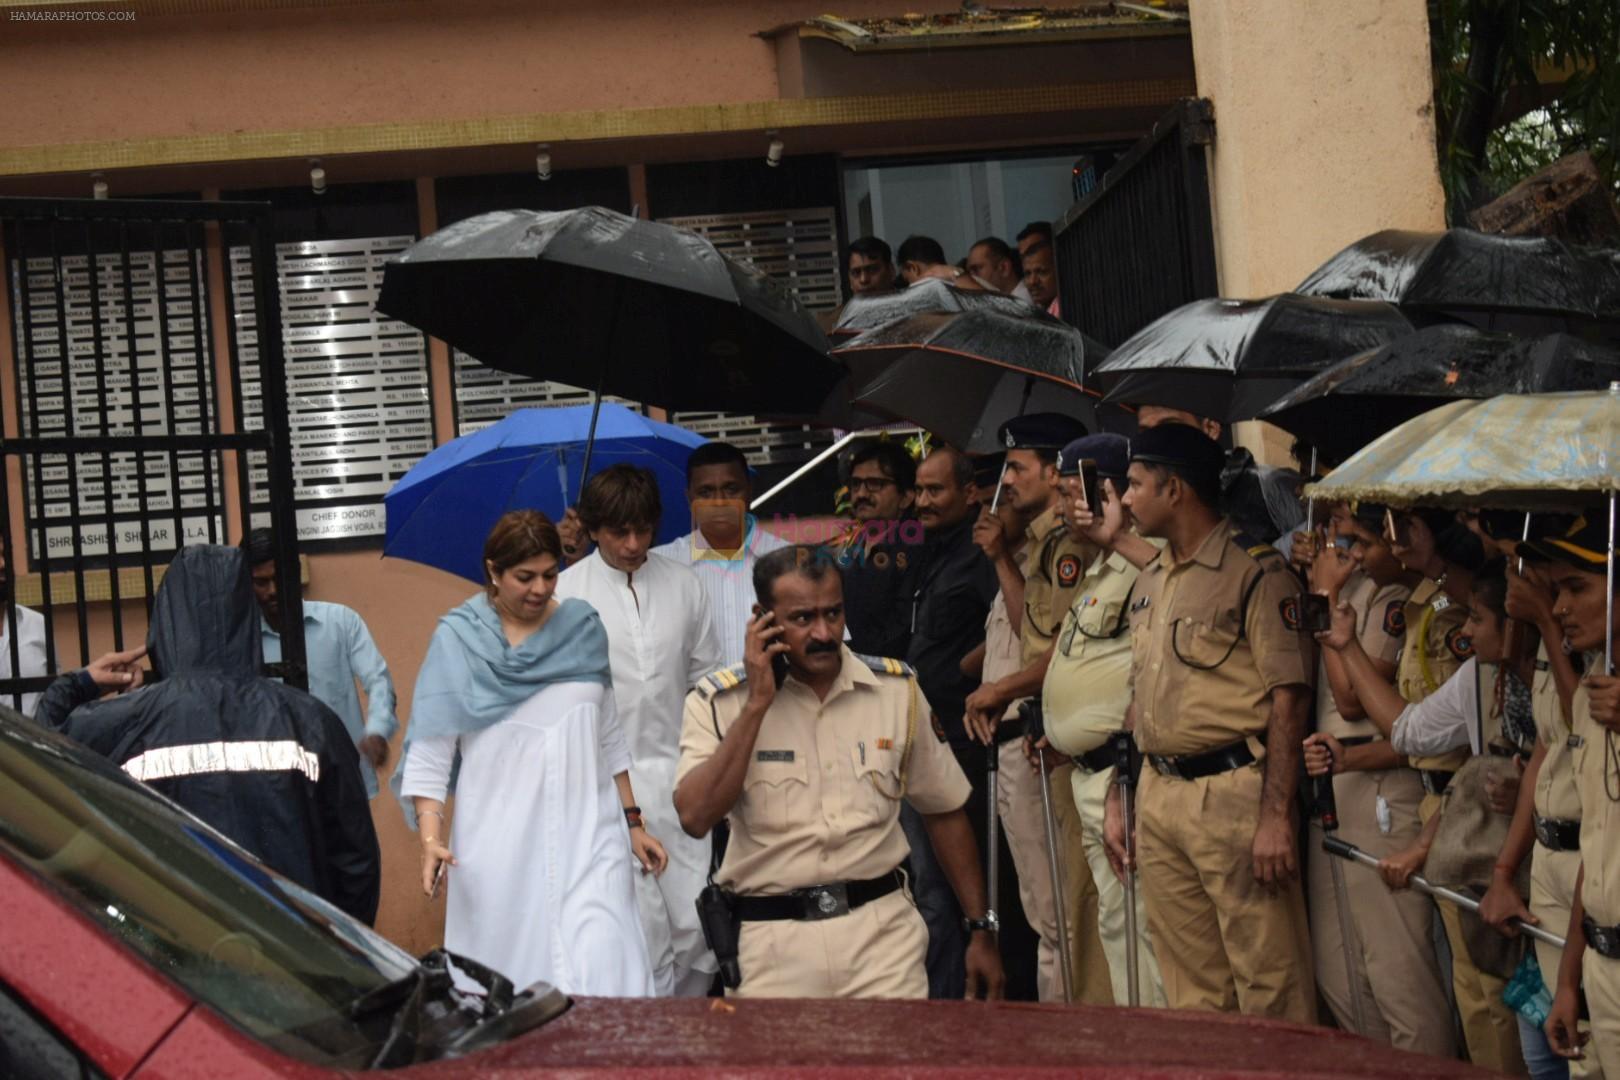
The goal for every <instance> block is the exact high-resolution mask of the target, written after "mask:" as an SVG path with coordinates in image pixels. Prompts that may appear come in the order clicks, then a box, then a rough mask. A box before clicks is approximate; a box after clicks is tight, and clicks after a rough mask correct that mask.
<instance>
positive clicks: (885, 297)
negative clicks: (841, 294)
mask: <svg viewBox="0 0 1620 1080" xmlns="http://www.w3.org/2000/svg"><path fill="white" fill-rule="evenodd" d="M961 311H999V312H1001V313H1002V314H1004V315H1011V316H1014V317H1021V316H1025V315H1029V314H1032V313H1034V312H1035V308H1034V306H1033V305H1031V304H1027V303H1025V302H1024V301H1022V300H1019V299H1018V298H1016V297H1012V296H1006V295H1004V294H1002V293H998V292H986V291H985V290H983V289H958V288H957V287H956V286H955V285H952V284H950V283H948V282H946V281H945V280H943V279H942V278H925V279H923V280H922V281H919V282H917V284H915V285H913V286H911V287H910V288H906V289H898V290H896V291H894V292H886V293H877V294H867V295H864V296H852V297H850V299H849V302H848V303H847V304H845V305H844V309H843V311H841V312H839V314H838V322H837V324H836V325H834V326H833V328H832V329H831V330H830V331H828V333H829V334H830V335H831V336H833V337H852V336H854V335H856V334H863V333H865V332H866V331H868V330H876V329H877V328H878V327H880V326H886V325H888V324H889V323H892V322H894V321H895V320H896V319H903V318H905V317H906V316H908V315H928V314H936V313H941V312H945V313H950V312H961Z"/></svg>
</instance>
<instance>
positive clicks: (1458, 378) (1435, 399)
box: [1260, 325, 1620, 461]
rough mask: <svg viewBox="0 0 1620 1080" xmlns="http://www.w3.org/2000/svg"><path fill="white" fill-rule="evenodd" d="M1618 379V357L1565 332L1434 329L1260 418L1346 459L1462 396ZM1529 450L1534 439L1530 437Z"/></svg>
mask: <svg viewBox="0 0 1620 1080" xmlns="http://www.w3.org/2000/svg"><path fill="white" fill-rule="evenodd" d="M1616 379H1620V352H1616V351H1615V350H1613V349H1607V348H1603V347H1601V346H1597V345H1591V344H1589V343H1587V342H1584V341H1581V340H1580V339H1578V338H1574V337H1571V336H1570V335H1568V334H1549V335H1547V336H1545V337H1541V338H1516V337H1513V336H1512V335H1509V334H1500V333H1492V332H1489V331H1484V330H1476V329H1474V328H1473V327H1470V326H1461V325H1447V326H1431V327H1428V328H1426V329H1423V330H1419V331H1418V332H1417V333H1415V334H1411V335H1409V336H1407V337H1404V338H1401V339H1399V340H1397V341H1393V342H1391V343H1390V344H1388V345H1384V346H1382V347H1380V348H1377V349H1370V350H1368V351H1367V352H1364V353H1361V354H1360V355H1358V356H1352V357H1350V358H1349V359H1347V360H1343V361H1340V362H1339V363H1337V364H1335V365H1334V366H1333V367H1331V368H1329V369H1328V370H1326V371H1324V372H1322V374H1320V375H1318V376H1316V377H1315V378H1313V379H1311V380H1310V381H1309V382H1306V383H1304V384H1303V385H1301V386H1299V387H1297V388H1296V389H1294V390H1292V391H1291V392H1289V393H1288V394H1286V395H1285V396H1284V397H1282V398H1281V399H1279V400H1278V401H1277V402H1275V403H1274V404H1272V405H1271V406H1270V407H1269V408H1267V409H1266V410H1265V411H1264V412H1262V413H1261V414H1260V419H1262V420H1269V421H1271V422H1272V423H1273V424H1276V425H1277V426H1278V427H1280V428H1282V429H1283V430H1285V431H1288V432H1290V433H1292V434H1294V435H1297V436H1299V437H1300V438H1302V439H1304V440H1305V441H1306V442H1309V443H1311V444H1312V445H1315V446H1318V447H1320V448H1321V449H1322V450H1324V451H1326V452H1327V453H1328V454H1329V455H1330V456H1331V457H1333V458H1335V459H1336V460H1340V461H1343V460H1344V459H1345V458H1348V457H1349V456H1350V455H1351V454H1354V453H1355V452H1356V451H1357V450H1360V449H1361V448H1362V447H1363V446H1366V445H1367V444H1368V443H1370V442H1372V441H1373V440H1374V439H1376V438H1377V437H1378V436H1380V435H1382V434H1384V433H1385V432H1386V431H1389V430H1391V429H1393V428H1395V427H1398V426H1399V425H1401V424H1402V423H1405V422H1406V421H1407V420H1410V419H1412V417H1414V416H1417V415H1418V414H1420V413H1425V412H1428V411H1429V410H1430V409H1433V408H1435V407H1436V406H1439V405H1443V404H1445V403H1446V402H1448V401H1455V400H1457V399H1458V398H1488V397H1495V396H1496V395H1498V394H1537V393H1551V392H1557V391H1564V390H1601V389H1603V388H1604V387H1606V386H1608V385H1609V383H1610V382H1612V381H1614V380H1616ZM1525 440H1526V442H1525V446H1526V449H1527V450H1528V449H1529V448H1530V447H1532V446H1533V445H1534V440H1535V432H1526V433H1525Z"/></svg>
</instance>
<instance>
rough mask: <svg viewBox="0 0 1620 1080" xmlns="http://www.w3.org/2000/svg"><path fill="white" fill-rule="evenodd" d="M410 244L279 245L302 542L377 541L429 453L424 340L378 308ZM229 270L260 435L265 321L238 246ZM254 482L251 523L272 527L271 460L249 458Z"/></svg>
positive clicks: (252, 414) (247, 408)
mask: <svg viewBox="0 0 1620 1080" xmlns="http://www.w3.org/2000/svg"><path fill="white" fill-rule="evenodd" d="M411 243H413V238H412V237H409V236H382V237H367V238H362V239H357V240H320V241H308V242H300V243H288V244H278V245H276V272H277V276H278V278H279V280H280V284H281V334H282V353H283V355H284V356H285V358H286V378H287V416H288V426H289V428H290V434H291V440H292V459H293V505H294V507H295V509H296V512H297V518H298V538H299V539H300V540H301V541H310V540H337V539H345V538H349V537H361V536H381V535H382V534H383V531H384V517H383V505H382V497H383V495H384V494H386V493H387V491H388V489H389V488H391V487H393V485H394V483H395V481H397V480H398V479H399V478H400V477H402V476H404V475H405V473H406V472H407V471H408V470H409V469H410V467H411V466H412V465H414V464H416V463H417V462H418V461H419V460H421V458H422V456H423V455H424V454H426V453H427V452H428V451H429V450H431V449H433V415H432V404H431V402H430V400H429V396H428V362H427V344H426V341H425V340H424V338H423V336H422V333H421V332H420V331H419V330H416V329H415V328H414V327H411V326H408V325H406V324H405V323H402V322H399V321H397V320H394V319H389V318H387V317H385V316H383V315H380V314H378V313H377V312H376V311H375V310H373V307H372V305H373V304H375V303H376V300H377V294H378V291H379V290H380V289H381V287H382V277H383V264H384V263H386V262H387V261H388V260H389V259H391V258H393V257H394V256H395V255H397V254H399V253H400V252H401V251H403V250H404V249H405V248H406V247H408V246H410V244H411ZM230 268H231V293H232V299H231V303H232V312H233V316H234V319H235V332H236V335H237V358H238V363H239V365H240V380H241V394H242V424H243V427H244V428H245V429H246V430H250V431H253V430H260V429H262V428H263V425H264V406H263V394H262V390H261V386H260V375H259V358H258V355H257V349H256V342H257V337H256V335H255V333H254V331H255V329H256V325H257V324H256V322H255V320H256V319H257V318H258V312H257V311H256V310H255V305H254V298H253V294H252V282H253V278H252V273H251V269H250V264H249V259H248V249H247V248H246V247H233V248H232V249H231V251H230ZM249 474H250V483H251V484H252V487H253V505H254V507H255V511H256V512H255V513H254V515H253V519H254V523H255V524H266V523H268V504H269V495H268V470H267V467H266V463H265V460H264V455H262V454H255V455H252V460H251V461H250V468H249Z"/></svg>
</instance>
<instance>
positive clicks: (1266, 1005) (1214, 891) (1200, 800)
mask: <svg viewBox="0 0 1620 1080" xmlns="http://www.w3.org/2000/svg"><path fill="white" fill-rule="evenodd" d="M1262 767H1263V766H1262V765H1261V764H1259V763H1256V764H1254V765H1249V766H1246V767H1244V768H1241V769H1233V770H1231V771H1229V772H1223V773H1219V774H1217V775H1215V776H1207V777H1204V778H1202V779H1199V780H1176V779H1172V778H1169V777H1165V776H1161V775H1159V774H1158V773H1157V772H1156V771H1154V769H1153V767H1152V766H1151V765H1150V766H1147V767H1146V768H1144V769H1143V770H1142V779H1141V782H1140V785H1139V787H1138V791H1139V793H1140V794H1139V796H1138V807H1137V823H1136V836H1137V842H1136V847H1137V862H1138V864H1139V865H1140V867H1141V875H1142V885H1141V887H1142V891H1143V893H1144V898H1145V900H1146V901H1147V916H1148V927H1149V931H1150V932H1151V934H1152V936H1153V945H1154V951H1155V952H1156V954H1157V955H1158V958H1159V970H1160V972H1161V974H1162V975H1163V976H1164V992H1165V998H1166V999H1167V1000H1168V1002H1169V1004H1170V1006H1171V1008H1176V1009H1209V1010H1220V1011H1227V1012H1230V1011H1239V1012H1242V1013H1245V1014H1247V1015H1250V1016H1269V1017H1274V1018H1277V1019H1283V1020H1294V1021H1298V1022H1301V1023H1313V1022H1315V1020H1316V988H1315V986H1314V984H1313V983H1312V980H1311V938H1310V929H1309V927H1308V926H1307V924H1306V921H1305V894H1304V891H1303V889H1302V888H1301V886H1300V882H1299V879H1298V878H1296V879H1294V880H1293V881H1290V882H1289V883H1288V884H1286V885H1284V886H1283V887H1282V888H1280V889H1278V890H1276V891H1275V892H1268V891H1267V890H1266V889H1264V888H1262V887H1261V886H1260V884H1259V883H1258V882H1256V881H1255V880H1254V870H1253V866H1254V863H1253V857H1252V850H1253V844H1254V830H1255V826H1256V824H1257V822H1258V818H1259V813H1260V787H1261V784H1262V781H1263V774H1262V772H1261V769H1262Z"/></svg>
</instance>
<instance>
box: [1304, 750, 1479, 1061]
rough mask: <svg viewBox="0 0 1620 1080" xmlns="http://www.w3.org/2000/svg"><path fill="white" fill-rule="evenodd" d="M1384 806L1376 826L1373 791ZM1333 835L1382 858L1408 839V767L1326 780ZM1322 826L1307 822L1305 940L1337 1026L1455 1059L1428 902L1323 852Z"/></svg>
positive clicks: (1413, 836) (1411, 831)
mask: <svg viewBox="0 0 1620 1080" xmlns="http://www.w3.org/2000/svg"><path fill="white" fill-rule="evenodd" d="M1379 795H1382V796H1383V797H1384V800H1385V802H1386V803H1387V804H1388V806H1389V820H1390V831H1389V832H1388V833H1385V832H1383V831H1382V830H1381V829H1379V827H1378V811H1377V803H1378V797H1379ZM1333 798H1334V803H1335V804H1336V808H1337V810H1338V815H1339V836H1340V838H1342V839H1344V840H1346V841H1348V842H1349V843H1352V844H1354V845H1356V847H1358V848H1360V849H1361V850H1363V851H1365V852H1367V853H1368V854H1369V855H1376V856H1378V857H1379V858H1385V857H1387V856H1390V855H1394V854H1396V853H1397V852H1401V851H1404V850H1406V849H1407V848H1409V847H1411V846H1412V844H1413V843H1415V842H1416V841H1417V838H1418V833H1419V832H1421V831H1422V829H1423V825H1422V823H1421V822H1420V821H1419V820H1418V806H1419V804H1420V803H1421V802H1422V801H1423V785H1422V783H1421V782H1420V781H1419V780H1418V776H1417V773H1415V772H1413V771H1412V770H1411V769H1389V770H1385V771H1379V772H1349V773H1344V774H1342V775H1340V776H1336V777H1334V779H1333ZM1322 835H1323V834H1322V826H1321V825H1320V824H1319V823H1318V822H1314V821H1313V822H1311V825H1310V843H1309V844H1308V845H1307V848H1306V882H1307V886H1308V888H1309V890H1310V899H1311V903H1310V912H1311V945H1312V948H1313V958H1314V960H1315V962H1316V982H1317V985H1318V987H1320V989H1321V991H1322V997H1323V998H1324V999H1325V1000H1326V1001H1327V1004H1328V1008H1329V1009H1330V1010H1331V1011H1332V1012H1333V1016H1334V1019H1335V1020H1337V1021H1338V1024H1339V1026H1340V1027H1341V1028H1343V1029H1344V1030H1346V1031H1354V1032H1356V1033H1357V1034H1359V1035H1364V1036H1366V1037H1367V1038H1369V1039H1374V1040H1376V1041H1378V1042H1382V1043H1388V1044H1390V1045H1392V1046H1397V1047H1400V1048H1401V1049H1402V1050H1415V1051H1417V1052H1418V1053H1421V1054H1433V1055H1435V1056H1437V1057H1455V1056H1456V1054H1457V1044H1456V1038H1455V1036H1454V1034H1453V1030H1452V1023H1451V1005H1450V1003H1449V1002H1448V1001H1447V1000H1446V984H1445V979H1444V976H1443V975H1442V974H1441V972H1440V961H1439V958H1438V957H1436V956H1435V954H1434V944H1433V939H1432V937H1431V929H1432V927H1433V924H1434V905H1433V904H1431V903H1430V901H1429V898H1428V897H1427V896H1425V895H1423V894H1422V893H1420V892H1417V891H1415V890H1412V889H1403V890H1400V891H1398V892H1396V891H1392V890H1390V889H1389V888H1388V887H1386V886H1385V885H1384V881H1383V878H1381V877H1380V876H1379V875H1378V874H1377V873H1375V872H1374V871H1373V870H1371V869H1369V868H1367V867H1364V866H1357V865H1355V864H1353V863H1348V862H1345V861H1344V860H1340V859H1338V857H1337V856H1335V855H1329V854H1328V853H1327V852H1325V851H1323V850H1322ZM1335 860H1337V861H1338V862H1339V863H1340V865H1341V877H1342V878H1343V880H1344V891H1345V896H1346V898H1347V899H1348V907H1349V911H1350V918H1351V929H1352V931H1353V932H1354V934H1355V937H1356V940H1355V941H1354V942H1352V943H1351V946H1350V948H1348V949H1347V948H1345V943H1344V941H1343V940H1342V937H1341V935H1340V922H1339V901H1340V897H1339V896H1338V895H1337V894H1336V893H1335V891H1334V884H1333V862H1334V861H1335ZM1352 978H1353V979H1354V980H1355V981H1356V983H1357V984H1358V985H1359V987H1360V994H1361V1003H1362V1014H1363V1017H1364V1019H1365V1022H1366V1023H1365V1027H1364V1028H1361V1029H1359V1030H1358V1028H1357V1026H1356V1024H1355V1010H1354V1007H1353V999H1352V997H1351V986H1350V980H1351V979H1352Z"/></svg>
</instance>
